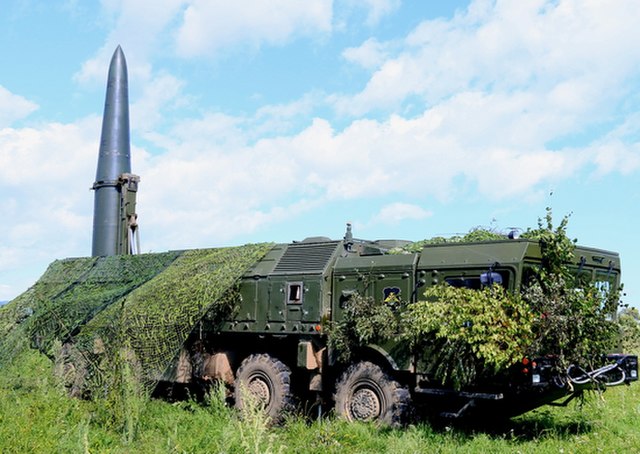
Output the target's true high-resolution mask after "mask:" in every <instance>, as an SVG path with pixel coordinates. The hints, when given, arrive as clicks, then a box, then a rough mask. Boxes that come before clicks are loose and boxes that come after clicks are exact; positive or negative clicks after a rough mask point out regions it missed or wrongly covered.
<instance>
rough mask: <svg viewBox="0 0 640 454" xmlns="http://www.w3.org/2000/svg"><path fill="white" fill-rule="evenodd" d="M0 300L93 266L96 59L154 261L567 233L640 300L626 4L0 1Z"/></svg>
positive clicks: (631, 5)
mask: <svg viewBox="0 0 640 454" xmlns="http://www.w3.org/2000/svg"><path fill="white" fill-rule="evenodd" d="M1 5H2V14H0V44H1V47H2V49H3V54H4V55H3V63H2V65H1V66H0V213H2V215H1V216H2V218H1V219H2V222H0V238H1V240H0V300H5V299H11V298H13V297H15V296H16V295H18V294H19V293H21V292H22V291H24V290H26V289H27V288H28V287H29V286H30V285H31V284H32V283H33V282H34V281H35V280H36V279H37V278H38V277H39V276H40V275H41V274H42V272H43V271H44V270H45V269H46V266H47V265H48V264H49V263H50V262H51V261H53V260H54V259H57V258H63V257H69V256H85V255H88V254H89V253H90V245H91V225H92V204H93V193H92V192H91V191H90V190H89V188H90V187H91V185H92V183H93V181H94V178H95V169H96V160H97V154H98V144H99V140H100V137H99V136H100V124H101V115H102V110H103V107H104V93H105V82H106V75H107V69H108V63H109V59H110V57H111V55H112V53H113V51H114V50H115V48H116V46H117V45H118V44H120V45H121V46H122V48H123V50H124V53H125V55H126V58H127V63H128V68H129V89H130V101H131V135H132V154H133V158H132V160H133V171H134V172H135V173H137V174H138V175H140V176H141V178H142V182H141V187H140V192H139V199H138V200H139V209H138V213H139V220H140V225H141V227H140V229H141V235H142V249H143V251H145V252H147V251H153V252H158V251H164V250H168V249H183V248H193V247H215V246H223V245H235V244H243V243H246V242H262V241H283V242H285V241H291V240H295V239H302V238H304V237H306V236H316V235H324V236H330V237H333V238H340V237H342V235H343V233H344V225H345V223H346V222H348V221H350V222H353V224H354V234H355V235H356V236H357V237H360V238H370V239H377V238H403V239H409V240H419V239H422V238H428V237H432V236H435V235H453V234H458V233H465V232H467V231H468V230H469V229H471V228H473V227H476V226H484V227H492V228H496V229H499V230H504V231H508V229H509V228H510V227H520V228H523V229H525V228H527V227H535V226H536V224H537V219H538V217H540V216H544V214H545V207H547V206H551V207H552V208H553V211H554V214H555V216H556V219H557V220H558V221H559V220H560V219H561V217H562V216H564V215H566V214H571V218H570V222H569V234H570V235H571V236H572V237H575V238H578V240H579V242H580V243H581V244H585V245H590V246H595V247H600V248H604V249H611V250H615V251H618V252H619V253H620V254H621V257H622V263H623V281H624V282H625V290H626V293H627V296H626V297H625V301H626V302H628V303H631V304H634V305H640V285H639V284H638V283H637V279H636V278H635V276H637V275H638V274H639V273H640V247H639V246H638V241H637V232H636V231H637V227H638V220H639V219H638V214H637V211H636V210H637V206H638V205H639V203H640V189H639V187H638V184H637V180H638V177H639V175H640V132H639V131H640V111H639V107H638V106H640V102H639V101H640V91H639V90H638V88H639V87H640V46H638V45H637V43H638V42H640V28H639V27H638V26H637V24H638V23H640V8H638V7H637V6H638V5H637V2H636V1H624V0H621V1H618V2H616V4H615V7H612V6H611V5H610V4H608V3H606V2H585V1H583V0H556V1H542V0H531V1H527V2H521V1H515V0H513V1H498V2H494V1H485V0H477V1H471V2H467V1H449V2H439V1H411V2H409V1H402V0H360V1H357V0H334V1H331V0H307V1H304V2H302V1H299V0H270V1H257V0H253V1H242V0H236V1H234V2H224V1H205V0H103V1H102V2H98V1H94V2H90V1H79V0H66V1H63V0H60V1H36V0H1Z"/></svg>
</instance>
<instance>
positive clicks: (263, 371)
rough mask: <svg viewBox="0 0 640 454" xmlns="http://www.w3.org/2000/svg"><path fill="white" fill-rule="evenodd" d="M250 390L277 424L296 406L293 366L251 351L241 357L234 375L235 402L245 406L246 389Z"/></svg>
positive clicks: (238, 405)
mask: <svg viewBox="0 0 640 454" xmlns="http://www.w3.org/2000/svg"><path fill="white" fill-rule="evenodd" d="M247 392H249V393H251V394H252V397H253V398H254V399H256V401H257V403H258V405H261V406H262V407H263V408H264V411H265V412H266V413H267V415H268V416H269V417H270V419H271V421H272V422H273V423H274V424H278V423H280V422H282V420H283V418H284V415H285V413H286V412H288V411H291V410H292V409H293V407H294V404H293V402H294V399H293V394H292V392H291V370H290V369H289V368H288V367H287V366H286V365H285V364H284V363H282V362H281V361H280V360H278V359H276V358H274V357H272V356H269V355H267V354H258V355H250V356H248V357H247V358H245V359H244V361H242V364H240V367H239V368H238V371H237V372H236V379H235V390H234V395H235V405H236V408H238V409H240V410H242V406H243V400H244V398H245V397H246V394H245V393H247Z"/></svg>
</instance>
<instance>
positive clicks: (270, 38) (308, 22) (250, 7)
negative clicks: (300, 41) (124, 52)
mask: <svg viewBox="0 0 640 454" xmlns="http://www.w3.org/2000/svg"><path fill="white" fill-rule="evenodd" d="M331 18H332V2H331V1H330V0H308V1H305V2H300V1H297V0H274V1H270V2H255V1H251V0H241V1H235V2H224V1H218V2H211V1H207V0H191V1H189V5H188V6H187V7H186V9H185V11H184V14H183V17H182V23H181V25H180V27H179V29H178V31H177V34H176V42H177V50H178V54H179V55H181V56H185V57H194V56H198V55H207V54H211V53H214V52H216V51H219V50H221V49H224V48H225V47H226V46H230V45H235V44H238V43H248V44H249V45H251V46H254V47H260V45H261V44H263V43H266V44H271V45H278V44H283V43H285V42H287V41H288V40H289V39H290V38H291V37H293V36H314V35H318V34H320V35H322V34H325V33H327V32H330V31H331Z"/></svg>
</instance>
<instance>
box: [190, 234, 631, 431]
mask: <svg viewBox="0 0 640 454" xmlns="http://www.w3.org/2000/svg"><path fill="white" fill-rule="evenodd" d="M405 243H406V242H402V241H391V240H382V241H363V240H355V239H353V238H352V236H351V229H350V226H348V228H347V234H346V235H345V238H344V239H343V240H341V241H333V240H330V239H328V238H323V237H313V238H307V239H305V240H303V241H300V242H294V243H291V244H277V245H275V246H273V247H272V248H271V249H270V250H269V251H268V252H267V254H266V255H265V256H264V258H262V259H261V260H260V261H258V262H256V263H255V264H253V265H252V266H250V267H249V269H248V270H247V271H246V272H245V273H244V275H243V276H242V277H241V279H240V281H239V289H238V295H239V297H238V299H237V304H236V307H237V310H236V312H235V316H233V317H230V318H228V319H226V320H224V321H223V322H222V323H219V324H217V325H209V324H207V323H206V321H201V322H199V324H198V327H197V329H195V330H194V333H195V337H193V338H192V339H191V343H192V345H191V346H189V345H187V347H186V348H187V350H191V351H192V352H197V353H196V354H197V355H200V359H199V360H198V361H193V358H191V359H192V361H191V363H192V364H193V363H194V362H199V363H200V364H201V367H200V368H199V369H198V368H191V372H192V374H189V375H188V376H183V377H182V379H183V380H187V381H189V380H210V379H212V378H217V379H223V380H226V381H227V383H229V384H230V385H232V386H234V388H235V398H236V403H237V404H239V405H241V401H242V392H243V391H242V390H243V388H244V387H245V386H246V388H247V389H248V390H250V391H251V392H252V393H253V394H255V395H257V396H258V397H259V398H260V399H261V400H262V401H263V402H264V404H265V406H266V409H267V411H268V412H269V414H270V415H271V416H272V417H273V418H274V419H278V418H279V417H280V416H281V415H282V412H284V411H286V410H287V409H288V408H290V407H291V405H292V403H293V402H294V401H296V400H300V399H305V398H306V399H308V398H309V396H315V397H316V398H317V401H318V402H322V403H325V404H329V407H332V408H333V409H334V410H335V412H336V413H337V414H338V415H341V416H344V417H346V418H347V419H349V420H379V421H382V422H384V423H387V424H397V423H400V422H402V421H404V420H405V419H406V418H407V417H408V415H409V414H410V413H411V412H412V409H413V407H414V404H415V405H418V406H420V407H422V408H426V409H427V411H431V412H433V411H434V410H435V411H436V412H437V413H438V414H439V415H440V416H446V417H460V416H467V415H472V414H474V413H475V414H478V412H482V411H483V410H490V411H491V413H492V414H494V415H504V416H514V415H517V414H521V413H523V412H526V411H528V410H531V409H533V408H536V407H538V406H541V405H544V404H548V403H551V402H554V401H556V400H558V399H560V398H562V397H567V398H569V399H571V398H573V397H575V396H577V395H579V394H580V393H581V392H582V391H583V390H584V389H587V388H593V387H597V386H600V385H617V384H628V383H630V382H632V381H635V380H637V377H638V375H637V374H638V365H637V357H635V356H632V355H622V354H610V355H608V356H606V357H603V367H602V368H600V369H597V370H590V371H588V372H586V371H582V370H581V369H577V366H576V370H575V371H573V373H569V374H568V375H567V377H569V378H561V377H560V375H559V374H557V372H556V371H555V370H554V367H553V366H554V364H553V358H548V357H547V358H545V357H543V358H523V363H522V364H515V365H514V366H513V367H512V368H511V369H510V370H509V371H508V373H507V374H506V375H502V376H501V377H500V379H499V380H497V381H491V380H489V381H485V382H482V383H474V384H472V385H470V386H468V387H466V388H464V389H454V388H453V387H450V386H444V385H442V384H439V382H438V380H437V379H436V378H435V377H434V376H433V375H432V373H431V372H430V371H429V370H427V369H425V368H424V362H423V361H422V356H423V355H422V354H423V352H421V351H417V350H416V349H412V348H411V346H410V345H409V343H408V342H406V341H402V340H401V339H393V338H392V339H389V340H387V341H386V342H384V343H382V344H366V345H359V346H358V347H357V349H356V351H355V352H354V353H353V355H351V357H350V359H349V360H348V361H342V360H340V352H339V351H336V350H335V349H332V347H331V345H330V343H329V342H328V337H330V335H331V333H329V335H327V333H326V328H327V327H328V326H330V325H331V323H336V322H339V321H340V320H342V319H343V318H344V311H345V305H347V304H348V302H349V300H350V299H351V298H352V297H353V296H354V295H361V296H365V297H367V298H369V299H370V301H371V302H372V303H374V304H375V303H382V304H388V305H391V306H392V310H393V313H394V314H395V316H398V317H400V316H401V314H402V312H403V311H404V310H405V309H406V308H407V307H409V306H410V305H412V304H414V303H415V302H416V301H417V300H418V299H420V297H421V295H422V293H423V292H424V290H425V289H427V288H429V287H430V286H434V285H439V284H443V283H445V284H448V285H451V286H455V287H466V288H471V289H478V290H479V289H481V288H482V287H484V286H487V285H500V286H503V287H504V288H506V289H507V290H508V291H510V292H517V291H519V289H520V287H521V286H522V285H523V283H524V282H525V281H526V279H528V277H529V276H530V275H531V273H533V272H534V269H536V268H537V267H539V266H540V263H541V253H540V247H539V244H538V242H536V241H530V240H520V239H516V240H509V239H505V240H504V241H491V242H481V243H463V244H442V245H430V246H425V247H424V248H423V249H422V250H421V251H420V252H416V253H409V254H394V253H389V251H390V250H394V248H398V247H399V246H402V245H404V244H405ZM575 254H576V256H577V257H579V260H578V261H577V262H576V264H575V272H576V273H579V274H580V276H581V277H582V278H583V279H584V278H588V279H590V280H591V281H592V282H594V283H596V285H598V286H599V287H602V288H617V286H618V285H619V276H620V261H619V257H618V255H617V254H615V253H612V252H608V251H603V250H599V249H592V248H584V247H578V248H577V249H576V251H575ZM385 302H386V303H385ZM194 344H197V345H198V347H197V348H196V349H194V348H193V345H194ZM187 356H188V355H187V354H185V355H183V359H184V358H186V357H187ZM182 369H183V370H184V369H185V368H184V367H183V368H182ZM187 369H189V367H188V366H187ZM578 371H580V372H578ZM241 384H242V386H241Z"/></svg>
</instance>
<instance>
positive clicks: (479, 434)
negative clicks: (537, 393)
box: [0, 350, 640, 454]
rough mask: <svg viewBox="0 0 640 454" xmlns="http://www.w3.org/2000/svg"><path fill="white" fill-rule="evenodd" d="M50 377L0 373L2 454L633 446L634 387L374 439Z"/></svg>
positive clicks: (26, 360)
mask: <svg viewBox="0 0 640 454" xmlns="http://www.w3.org/2000/svg"><path fill="white" fill-rule="evenodd" d="M54 377H55V376H54V374H53V373H52V364H51V362H50V361H49V360H48V359H47V358H46V357H45V356H43V355H42V354H40V353H38V352H36V351H33V350H26V351H24V352H23V353H22V354H21V356H20V358H16V361H15V362H13V363H12V364H10V365H7V366H6V368H4V369H3V374H2V376H0V452H3V453H23V452H30V453H51V452H60V453H88V452H91V453H106V452H109V453H133V452H136V453H185V452H186V453H197V452H203V453H204V452H213V453H216V452H221V453H222V452H226V453H250V452H255V453H257V452H261V453H278V452H286V453H289V452H291V453H297V452H299V453H323V454H326V453H363V452H364V453H367V452H370V453H374V452H375V453H379V452H382V453H384V452H388V453H399V452H402V453H405V452H406V453H414V452H415V453H420V452H424V453H432V452H436V453H459V452H462V453H465V452H467V453H472V452H491V453H513V452H522V453H536V454H539V453H558V452H565V453H569V452H587V453H589V452H594V453H595V452H636V451H637V450H638V447H640V433H639V432H638V430H637V428H638V426H639V425H640V387H638V386H630V387H621V388H613V389H610V390H608V391H607V392H605V393H604V394H603V395H602V396H603V398H602V399H591V400H589V401H587V402H585V403H583V404H582V406H579V405H577V404H576V405H571V406H569V407H568V408H559V409H557V408H550V407H549V408H543V409H539V410H536V411H533V412H531V413H528V414H526V415H524V416H521V417H519V418H516V419H514V420H513V421H511V422H507V423H505V424H504V425H501V426H500V427H494V428H491V429H486V430H478V429H475V430H473V431H472V430H469V429H465V428H464V427H455V426H453V427H450V426H443V427H435V428H434V427H431V426H429V425H427V424H420V425H416V426H410V427H408V428H406V429H402V430H393V429H384V430H381V429H380V428H379V427H377V426H376V425H375V424H361V423H347V422H345V421H341V420H335V419H333V418H323V419H320V420H317V421H312V422H309V421H308V420H306V419H303V418H301V417H296V416H293V417H291V418H290V419H289V420H288V421H287V422H286V423H285V424H284V426H282V427H275V428H270V427H268V426H267V424H268V421H265V420H264V417H263V415H262V414H261V413H259V412H254V411H253V410H252V409H251V408H250V407H247V410H246V412H245V413H244V414H243V415H239V414H238V413H237V412H236V411H234V410H233V409H230V408H228V407H226V406H225V405H224V401H223V400H224V390H223V389H221V388H217V389H214V390H213V391H212V393H211V395H210V396H209V398H208V399H207V401H206V402H205V404H200V403H195V402H191V401H186V402H178V403H169V402H166V401H160V400H153V399H149V398H148V397H146V396H144V395H138V396H132V395H129V397H128V398H127V403H128V405H126V406H124V407H119V409H117V408H114V407H113V406H110V404H109V402H108V401H106V400H104V399H101V398H98V399H94V400H91V401H86V400H80V399H72V398H69V397H67V396H66V393H65V391H64V389H63V386H62V385H61V384H60V383H59V382H58V381H57V380H56V379H55V378H54ZM243 411H244V410H243ZM118 412H121V414H120V415H118V414H117V413H118Z"/></svg>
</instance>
